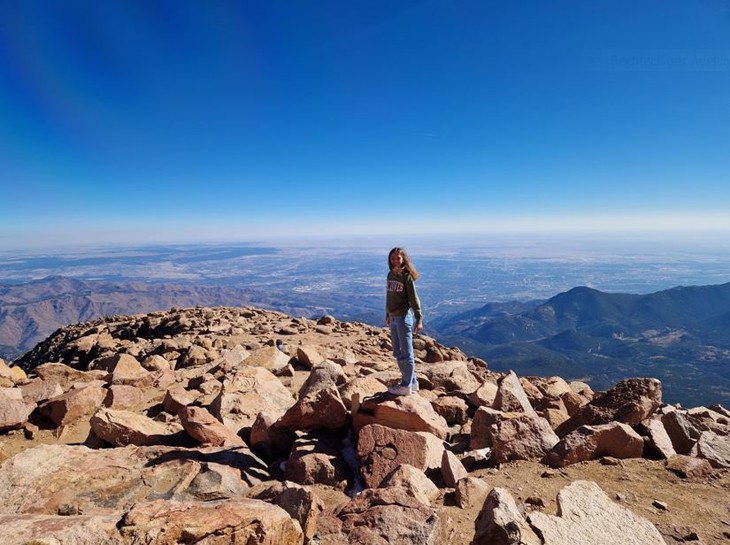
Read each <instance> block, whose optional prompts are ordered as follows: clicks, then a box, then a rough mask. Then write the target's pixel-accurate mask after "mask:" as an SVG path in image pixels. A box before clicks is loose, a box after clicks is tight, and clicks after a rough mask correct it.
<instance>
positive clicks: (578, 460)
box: [0, 307, 730, 545]
mask: <svg viewBox="0 0 730 545" xmlns="http://www.w3.org/2000/svg"><path fill="white" fill-rule="evenodd" d="M414 345H415V349H416V356H417V372H418V381H419V390H418V392H417V393H415V394H413V395H410V396H403V397H398V396H393V395H391V394H389V393H388V391H387V387H388V385H390V384H394V383H396V382H397V381H399V379H400V374H399V371H398V368H397V366H396V364H395V361H394V360H393V358H392V356H391V354H390V350H391V346H390V336H389V333H388V331H387V330H386V329H384V328H376V327H371V326H367V325H364V324H360V323H347V322H340V321H338V320H336V319H335V318H333V317H331V316H323V317H321V318H320V319H318V320H312V319H307V318H297V317H291V316H287V315H285V314H282V313H278V312H271V311H264V310H260V309H256V308H250V307H243V308H227V307H226V308H192V309H172V310H170V311H169V312H156V313H152V314H146V315H136V316H113V317H109V318H104V319H99V320H96V321H93V322H88V323H82V324H76V325H73V326H69V327H65V328H62V329H59V330H58V331H56V332H55V333H54V334H52V335H51V336H50V337H48V338H47V339H46V340H45V341H43V342H41V343H40V344H39V345H37V346H36V348H34V349H33V350H32V351H31V352H29V353H27V354H26V355H25V356H23V357H22V358H20V359H18V360H17V361H15V362H13V363H12V364H8V363H6V362H4V361H2V360H0V462H2V465H0V497H2V498H3V502H2V504H1V505H0V536H2V538H0V540H1V542H2V543H3V544H4V545H59V544H68V545H123V544H124V545H138V544H139V545H142V544H144V545H172V544H177V543H185V544H192V543H200V544H204V545H219V544H220V545H223V544H226V545H230V544H242V545H243V544H246V545H249V544H251V543H257V544H272V545H273V544H276V545H287V544H320V545H325V544H326V545H335V544H353V545H355V544H362V545H364V544H368V545H380V544H386V543H389V544H423V545H426V544H429V545H431V544H433V545H440V544H443V543H449V544H450V545H467V544H469V545H482V544H484V545H502V544H504V545H507V544H525V545H533V544H534V545H571V544H573V543H575V544H581V545H588V544H604V543H605V544H607V545H608V544H611V545H617V544H626V545H643V544H668V545H672V544H676V543H693V544H708V545H710V544H722V543H730V501H729V499H730V412H728V411H727V410H726V409H725V408H724V407H722V406H720V405H715V406H709V407H693V408H683V407H681V406H677V405H667V404H666V403H664V402H663V401H662V385H661V383H660V382H659V381H658V380H656V379H653V378H633V379H627V380H623V381H621V382H619V383H617V384H615V385H614V386H613V387H611V388H609V389H607V390H605V391H600V392H594V391H593V390H592V389H591V388H590V386H589V385H588V384H585V383H583V382H571V383H568V382H566V381H565V380H563V379H562V378H560V377H555V376H553V377H524V376H523V377H521V376H517V375H516V374H515V373H513V372H510V373H494V372H491V371H490V370H489V368H488V363H487V362H484V361H482V360H480V359H478V358H473V357H469V356H468V355H466V354H464V353H462V351H460V350H458V349H455V348H448V347H446V346H443V345H441V344H439V343H438V342H437V341H436V340H435V339H432V338H429V337H419V338H416V339H415V341H414Z"/></svg>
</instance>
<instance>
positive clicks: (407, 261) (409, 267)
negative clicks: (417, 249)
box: [388, 247, 421, 280]
mask: <svg viewBox="0 0 730 545" xmlns="http://www.w3.org/2000/svg"><path fill="white" fill-rule="evenodd" d="M396 252H398V253H399V254H400V255H401V257H402V258H403V268H404V269H405V270H406V271H407V272H408V274H410V275H411V278H413V280H418V279H419V278H420V277H421V274H420V273H419V272H418V271H417V270H416V267H414V265H413V263H412V262H411V258H410V257H408V252H406V251H405V250H404V249H403V248H398V247H395V248H393V249H392V250H391V251H390V252H388V269H390V270H391V271H392V270H393V265H392V264H391V263H390V258H391V257H393V254H394V253H396Z"/></svg>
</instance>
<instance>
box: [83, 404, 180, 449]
mask: <svg viewBox="0 0 730 545" xmlns="http://www.w3.org/2000/svg"><path fill="white" fill-rule="evenodd" d="M90 423H91V429H92V430H93V432H94V434H95V435H96V436H97V437H98V438H99V439H102V440H103V441H106V442H107V443H109V444H110V445H113V446H115V447H126V446H127V445H137V446H144V445H180V444H183V443H184V442H185V434H184V433H183V430H182V426H180V424H175V423H172V422H171V423H163V422H158V421H156V420H152V419H151V418H149V417H147V416H144V415H142V414H137V413H134V412H131V411H123V410H114V409H99V410H98V411H97V412H96V413H94V416H92V417H91V421H90Z"/></svg>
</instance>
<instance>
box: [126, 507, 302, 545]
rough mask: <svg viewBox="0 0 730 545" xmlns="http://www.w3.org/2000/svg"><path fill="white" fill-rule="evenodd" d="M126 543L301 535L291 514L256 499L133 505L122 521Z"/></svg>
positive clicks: (229, 543) (267, 544) (166, 544)
mask: <svg viewBox="0 0 730 545" xmlns="http://www.w3.org/2000/svg"><path fill="white" fill-rule="evenodd" d="M120 533H121V534H122V536H123V537H124V538H125V540H126V541H125V543H140V544H141V543H144V544H145V545H173V544H177V543H197V544H199V545H249V544H250V543H256V544H258V545H301V544H302V543H303V541H304V535H303V534H302V530H301V528H300V526H299V523H297V522H295V521H294V520H293V519H292V518H291V517H290V516H289V514H288V513H287V512H286V511H284V510H283V509H282V508H281V507H279V506H277V505H272V504H270V503H266V502H263V501H260V500H251V499H238V500H226V501H215V502H205V503H202V502H169V501H164V500H157V501H153V502H144V503H140V504H137V505H135V506H134V507H133V508H132V510H131V511H130V512H129V513H127V515H126V516H125V517H124V521H123V522H122V525H121V528H120Z"/></svg>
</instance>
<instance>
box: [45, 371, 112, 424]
mask: <svg viewBox="0 0 730 545" xmlns="http://www.w3.org/2000/svg"><path fill="white" fill-rule="evenodd" d="M106 394H107V390H106V388H105V387H104V383H103V382H101V381H93V382H88V383H80V384H76V385H75V386H74V387H72V388H71V389H70V390H68V391H67V392H66V393H64V394H61V395H60V396H57V397H53V398H51V399H49V400H48V401H46V402H45V403H43V404H42V405H40V406H39V412H40V413H41V414H42V415H43V416H45V417H46V418H48V419H49V420H50V421H51V422H53V424H55V425H56V426H66V425H68V424H70V423H72V422H75V421H76V420H78V419H80V418H81V417H83V416H88V415H91V414H93V413H94V412H95V411H96V410H97V409H98V408H99V407H101V405H102V403H103V402H104V399H105V398H106Z"/></svg>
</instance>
